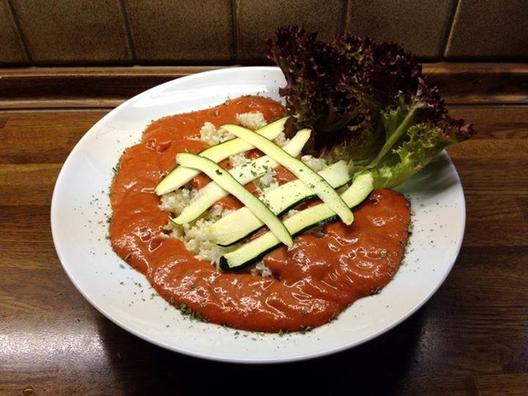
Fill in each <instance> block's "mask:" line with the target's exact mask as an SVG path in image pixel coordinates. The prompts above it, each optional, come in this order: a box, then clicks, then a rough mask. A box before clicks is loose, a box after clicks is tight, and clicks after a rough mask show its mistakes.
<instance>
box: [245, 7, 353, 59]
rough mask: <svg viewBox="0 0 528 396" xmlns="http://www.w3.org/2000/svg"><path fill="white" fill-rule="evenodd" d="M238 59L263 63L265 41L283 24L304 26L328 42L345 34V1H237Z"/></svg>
mask: <svg viewBox="0 0 528 396" xmlns="http://www.w3.org/2000/svg"><path fill="white" fill-rule="evenodd" d="M237 5H238V7H237V20H238V59H239V60H241V61H245V62H255V63H256V62H262V61H263V60H265V53H264V52H265V44H264V42H265V40H266V39H267V38H270V37H272V36H273V35H274V33H275V31H276V29H277V28H278V27H280V26H285V25H299V26H304V27H305V28H306V29H307V30H309V31H318V32H319V34H320V37H322V38H325V39H328V38H330V37H332V36H334V35H336V34H342V33H343V31H344V22H345V17H346V1H345V0H327V1H320V0H238V1H237Z"/></svg>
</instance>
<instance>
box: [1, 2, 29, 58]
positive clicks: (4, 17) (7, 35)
mask: <svg viewBox="0 0 528 396" xmlns="http://www.w3.org/2000/svg"><path fill="white" fill-rule="evenodd" d="M22 63H26V56H25V54H24V48H23V46H22V42H21V41H20V37H19V36H18V33H17V30H16V26H15V21H14V19H13V15H12V14H11V10H10V9H9V5H8V4H7V1H0V65H12V64H22Z"/></svg>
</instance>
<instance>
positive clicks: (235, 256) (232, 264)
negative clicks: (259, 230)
mask: <svg viewBox="0 0 528 396" xmlns="http://www.w3.org/2000/svg"><path fill="white" fill-rule="evenodd" d="M373 189H374V187H373V177H372V175H371V174H370V172H366V173H363V174H360V175H358V176H357V177H356V178H355V179H354V182H353V183H352V185H351V186H350V187H349V188H348V189H347V190H346V191H345V192H344V193H343V194H342V195H341V197H342V198H343V200H344V201H345V202H346V204H347V205H348V206H350V207H354V206H356V205H358V204H360V203H361V202H363V200H364V199H365V198H366V197H368V195H369V194H370V193H371V192H372V190H373ZM335 218H336V214H335V213H334V212H333V211H332V210H331V209H330V208H329V207H328V206H327V205H326V204H324V203H321V204H319V205H316V206H312V207H309V208H307V209H304V210H301V211H300V212H298V213H296V214H294V215H293V216H291V217H289V218H287V219H286V220H284V225H285V226H286V228H288V231H289V232H290V234H291V235H296V234H299V233H301V232H303V231H304V230H307V229H309V228H311V227H314V226H316V225H319V224H322V223H326V222H328V221H332V220H334V219H335ZM279 243H280V241H279V240H278V239H277V238H276V237H275V236H274V235H273V234H272V233H271V232H266V233H265V234H262V235H260V236H259V237H257V238H255V239H252V240H251V241H249V242H247V243H246V244H244V245H242V246H241V247H239V248H238V249H236V250H233V251H232V252H229V253H227V254H225V255H224V256H223V257H222V258H221V259H220V265H221V267H222V268H224V269H233V268H237V267H240V266H243V265H247V264H250V263H252V262H254V261H256V260H258V259H260V258H261V257H262V256H263V255H264V254H266V253H267V252H269V251H270V250H272V249H273V248H275V247H276V246H277V245H279Z"/></svg>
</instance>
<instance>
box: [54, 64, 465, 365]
mask: <svg viewBox="0 0 528 396" xmlns="http://www.w3.org/2000/svg"><path fill="white" fill-rule="evenodd" d="M246 70H255V71H262V72H276V71H277V70H280V69H279V68H278V67H276V66H239V67H224V68H218V69H214V70H208V71H204V72H199V73H194V74H190V75H187V76H184V77H179V78H174V79H171V80H169V81H166V82H164V83H162V84H159V85H156V86H154V87H152V88H149V89H147V90H145V91H143V92H140V93H139V94H137V95H135V96H133V97H131V98H130V99H127V100H125V101H124V102H123V103H121V104H120V105H119V106H117V107H115V108H113V109H112V110H111V111H109V112H108V113H107V114H105V115H104V116H103V117H102V118H101V119H100V120H98V121H97V122H96V123H95V124H93V125H92V126H91V127H90V128H89V129H88V130H87V131H86V132H85V133H84V135H83V136H82V137H81V138H80V139H79V140H78V141H77V143H76V144H75V146H74V147H73V149H72V150H71V151H70V153H69V154H68V156H67V158H66V160H65V161H64V163H63V164H62V166H61V169H60V171H59V174H58V176H57V179H56V181H55V185H54V188H53V193H52V197H51V204H50V226H51V235H52V240H53V244H54V247H55V252H56V254H57V257H58V258H59V261H60V263H61V266H62V268H63V270H64V272H65V273H66V275H67V276H68V278H69V280H70V281H71V282H72V283H73V285H74V286H75V288H76V289H77V291H78V292H79V293H80V294H81V295H82V296H83V298H84V299H85V300H86V301H88V303H90V305H91V306H92V307H93V308H95V309H96V310H97V311H98V312H99V313H101V314H102V315H103V316H104V317H105V318H106V319H108V320H110V321H111V322H112V323H114V324H116V325H117V326H119V327H121V328H122V329H123V330H125V331H127V332H129V333H131V334H133V335H135V336H136V337H139V338H140V339H142V340H144V341H147V342H149V343H151V344H154V345H156V346H159V347H162V348H164V349H167V350H170V351H173V352H177V353H181V354H185V355H188V356H192V357H196V358H201V359H207V360H212V361H217V362H226V363H239V364H240V363H242V364H274V363H288V362H296V361H302V360H308V359H314V358H319V357H323V356H328V355H332V354H335V353H339V352H342V351H345V350H348V349H352V348H354V347H357V346H358V345H361V344H364V343H367V342H369V341H371V340H372V339H374V338H377V337H379V336H381V335H382V334H384V333H386V332H388V331H390V330H392V329H394V328H395V327H396V326H398V325H400V324H401V323H402V322H404V321H405V320H407V319H408V318H409V317H411V316H412V315H413V314H414V313H416V312H417V311H418V310H419V309H420V308H422V307H423V306H424V305H425V304H426V303H427V302H428V301H429V300H430V299H431V297H432V296H433V295H434V294H435V293H436V292H437V291H438V290H439V288H440V287H441V286H442V285H443V284H444V282H445V281H446V279H447V277H448V276H449V274H450V273H451V271H452V269H453V267H454V265H455V263H456V261H457V258H458V256H459V254H460V250H461V248H462V243H463V240H464V235H465V228H466V218H467V210H466V199H465V194H464V187H463V185H462V182H461V179H460V176H459V174H458V171H457V169H456V167H455V165H454V163H453V161H452V159H451V158H450V157H449V154H448V153H447V152H446V150H443V151H442V153H441V154H439V156H438V157H444V158H445V159H446V160H447V163H448V166H449V168H451V171H452V172H453V176H454V177H455V179H456V182H457V184H458V186H460V189H461V207H460V212H461V215H462V218H461V225H462V227H461V229H460V235H458V236H457V238H456V241H457V243H456V246H455V248H454V250H453V251H454V254H453V259H452V260H451V262H450V263H449V265H448V268H446V271H445V274H444V275H443V276H442V279H441V280H439V281H438V282H437V283H436V285H435V287H434V288H432V290H431V291H430V292H429V293H428V294H427V295H426V297H424V298H423V299H422V300H421V301H420V302H419V303H418V304H416V305H415V306H414V307H413V308H412V309H410V310H409V311H408V312H406V313H405V314H404V315H402V316H401V317H400V318H398V320H395V321H394V322H392V323H390V324H389V325H387V326H385V327H383V328H382V329H379V330H378V331H376V332H373V333H372V334H369V335H368V336H367V337H364V338H362V339H360V340H356V341H354V342H349V343H346V344H343V345H340V346H339V347H335V348H332V349H326V350H324V351H322V352H313V353H309V354H302V355H295V356H289V357H277V358H256V359H255V358H251V357H248V358H236V357H226V356H220V355H215V354H207V353H202V352H197V351H194V350H190V349H186V348H184V347H178V348H176V347H174V346H173V345H170V344H168V343H166V342H163V341H160V340H157V339H155V338H153V337H150V336H149V335H145V334H143V333H141V332H139V331H136V330H135V329H134V328H132V327H131V326H129V325H127V324H126V323H124V322H123V321H121V320H120V319H119V318H115V317H114V316H112V315H111V314H110V313H108V312H107V311H106V310H105V308H104V307H102V306H100V305H99V304H98V303H96V302H95V301H94V300H93V299H92V298H91V297H90V296H89V294H87V292H86V291H85V290H83V288H82V287H81V285H80V284H79V283H78V281H77V280H76V278H75V277H74V276H73V274H72V272H71V271H70V270H69V269H68V266H67V265H65V264H64V257H63V256H62V255H61V252H60V249H59V248H58V246H59V242H58V236H57V234H58V231H57V227H58V217H57V213H58V210H59V208H58V207H57V200H58V199H59V198H58V194H59V192H58V190H59V187H58V186H60V185H61V183H63V179H64V177H65V176H64V175H65V172H66V169H67V168H68V166H69V165H70V162H71V161H72V160H73V157H74V156H75V154H76V153H77V152H78V151H79V150H81V145H82V143H83V142H84V140H86V139H88V138H89V136H88V135H89V134H90V132H91V131H92V130H93V129H95V128H97V127H99V126H100V125H101V124H104V123H105V122H106V121H107V120H108V119H109V118H111V117H113V116H114V115H115V113H117V112H118V110H120V109H121V108H123V107H126V106H130V105H131V104H132V103H134V102H135V101H137V100H139V99H140V98H142V97H143V96H147V95H149V94H152V93H154V92H156V91H158V90H162V89H163V88H165V87H166V86H169V85H171V84H173V83H174V82H176V81H181V80H186V81H189V80H193V79H195V78H200V77H201V76H204V75H207V76H209V75H214V74H223V73H226V72H227V73H237V72H240V71H246ZM141 275H142V276H144V274H141Z"/></svg>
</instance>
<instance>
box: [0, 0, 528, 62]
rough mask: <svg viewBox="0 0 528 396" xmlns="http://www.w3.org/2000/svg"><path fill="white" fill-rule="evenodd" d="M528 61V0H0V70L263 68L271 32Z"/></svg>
mask: <svg viewBox="0 0 528 396" xmlns="http://www.w3.org/2000/svg"><path fill="white" fill-rule="evenodd" d="M286 24H297V25H304V26H305V27H306V28H307V29H309V30H317V31H319V32H320V34H321V35H322V36H323V37H326V38H328V37H331V36H332V35H334V34H339V33H343V32H347V31H350V32H353V33H357V34H361V35H368V36H371V37H373V38H375V39H379V40H392V41H396V42H399V43H401V44H403V45H404V46H405V47H406V48H407V49H409V50H411V51H414V52H416V53H417V54H418V55H419V56H420V57H421V58H422V59H424V60H431V61H437V60H475V61H478V60H513V61H515V60H519V61H526V60H528V0H368V1H367V0H324V1H323V0H0V65H2V66H13V65H88V64H108V65H111V64H184V65H190V64H231V63H262V62H263V60H264V59H263V48H264V45H263V40H264V39H265V38H267V37H269V36H270V35H271V34H272V33H273V31H274V29H275V27H277V26H280V25H286Z"/></svg>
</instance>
